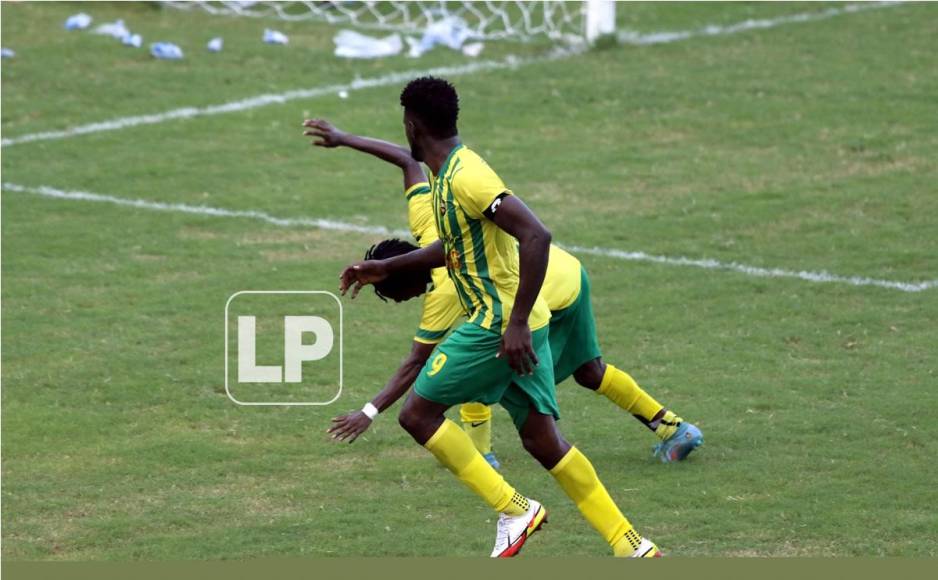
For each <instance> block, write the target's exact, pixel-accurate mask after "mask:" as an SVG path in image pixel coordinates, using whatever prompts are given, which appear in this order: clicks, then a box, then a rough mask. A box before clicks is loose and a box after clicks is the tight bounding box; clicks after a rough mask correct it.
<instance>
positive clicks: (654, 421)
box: [596, 364, 683, 440]
mask: <svg viewBox="0 0 938 580" xmlns="http://www.w3.org/2000/svg"><path fill="white" fill-rule="evenodd" d="M596 392H597V393H599V394H600V395H603V396H605V397H606V398H607V399H609V400H610V401H612V402H613V403H615V404H616V405H618V406H620V407H622V408H623V409H624V410H626V411H628V412H629V413H631V414H632V415H634V416H635V418H636V419H638V420H639V421H641V422H642V423H644V424H645V426H646V427H648V428H649V429H651V430H652V431H654V433H655V435H657V436H658V437H659V438H660V439H662V440H664V439H667V438H668V437H670V436H671V435H673V434H674V432H675V431H677V427H678V425H680V424H681V421H683V419H681V418H680V417H678V416H677V415H675V414H674V413H672V412H671V411H665V409H664V406H663V405H662V404H661V403H659V402H658V401H656V400H655V399H654V397H652V396H651V395H649V394H648V393H646V392H645V391H644V390H643V389H642V388H641V387H639V386H638V383H636V382H635V380H634V379H633V378H632V377H631V376H629V374H628V373H627V372H625V371H622V370H619V369H617V368H616V367H614V366H612V365H610V364H607V365H606V373H605V374H604V375H603V381H602V383H601V384H600V385H599V389H597V390H596ZM662 411H665V412H664V415H663V416H662V417H657V415H658V414H659V413H661V412H662ZM656 417H657V418H656Z"/></svg>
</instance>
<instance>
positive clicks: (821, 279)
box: [3, 183, 938, 292]
mask: <svg viewBox="0 0 938 580" xmlns="http://www.w3.org/2000/svg"><path fill="white" fill-rule="evenodd" d="M3 189H5V190H7V191H12V192H16V193H28V194H33V195H40V196H44V197H51V198H56V199H66V200H73V201H94V202H99V203H109V204H112V205H120V206H127V207H134V208H137V209H145V210H151V211H166V212H176V213H187V214H194V215H201V216H208V217H227V218H246V219H253V220H258V221H262V222H266V223H268V224H272V225H275V226H280V227H312V228H319V229H325V230H332V231H340V232H354V233H363V234H372V235H381V236H385V235H391V236H401V237H406V236H409V235H410V232H408V231H406V230H395V229H390V228H386V227H383V226H363V225H358V224H351V223H347V222H341V221H335V220H328V219H320V218H278V217H274V216H272V215H270V214H267V213H264V212H259V211H253V210H230V209H222V208H217V207H209V206H204V205H188V204H183V203H163V202H158V201H148V200H144V199H127V198H122V197H115V196H112V195H101V194H98V193H89V192H86V191H64V190H61V189H55V188H53V187H47V186H39V187H27V186H24V185H18V184H15V183H4V184H3ZM564 247H565V248H567V249H568V250H570V251H571V252H574V253H576V254H589V255H593V256H602V257H606V258H614V259H618V260H628V261H632V262H648V263H652V264H665V265H668V266H685V267H692V268H703V269H707V270H727V271H731V272H737V273H739V274H745V275H747V276H755V277H760V278H796V279H798V280H804V281H806V282H815V283H832V284H848V285H850V286H875V287H878V288H886V289H889V290H900V291H902V292H923V291H925V290H930V289H933V288H938V279H936V280H927V281H924V282H897V281H893V280H879V279H876V278H866V277H863V276H839V275H837V274H831V273H829V272H824V271H820V272H810V271H805V270H802V271H798V272H796V271H793V270H783V269H781V268H760V267H758V266H748V265H746V264H739V263H736V262H720V261H717V260H711V259H696V258H686V257H683V256H677V257H673V256H656V255H654V254H646V253H645V252H627V251H623V250H615V249H611V248H596V247H592V248H587V247H580V246H564Z"/></svg>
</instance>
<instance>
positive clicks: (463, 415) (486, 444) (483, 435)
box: [459, 403, 492, 455]
mask: <svg viewBox="0 0 938 580" xmlns="http://www.w3.org/2000/svg"><path fill="white" fill-rule="evenodd" d="M459 418H460V420H462V428H463V431H465V432H466V433H467V434H468V435H469V438H470V439H472V443H473V445H475V446H476V449H478V450H479V453H481V454H483V455H485V454H486V453H490V452H491V451H492V409H491V408H490V407H489V406H488V405H483V404H482V403H465V404H464V405H462V406H460V407H459Z"/></svg>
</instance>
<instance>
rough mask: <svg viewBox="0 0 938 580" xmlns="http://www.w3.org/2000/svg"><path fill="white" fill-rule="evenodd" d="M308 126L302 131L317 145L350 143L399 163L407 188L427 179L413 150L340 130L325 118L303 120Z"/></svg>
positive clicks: (392, 162)
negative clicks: (414, 156)
mask: <svg viewBox="0 0 938 580" xmlns="http://www.w3.org/2000/svg"><path fill="white" fill-rule="evenodd" d="M303 127H306V128H307V130H306V131H305V132H304V133H303V135H305V136H307V137H314V138H315V139H316V140H315V141H313V145H316V146H318V147H327V148H333V147H349V148H351V149H355V150H356V151H361V152H362V153H368V154H369V155H373V156H375V157H377V158H378V159H381V160H383V161H387V162H388V163H391V164H392V165H396V166H398V167H400V168H401V171H403V172H404V189H405V190H406V189H410V188H411V187H413V186H414V185H416V184H418V183H423V182H424V181H426V180H427V176H426V174H424V172H423V168H422V167H420V163H418V162H417V161H415V160H414V158H413V157H411V156H410V150H409V149H407V148H405V147H401V146H400V145H397V144H395V143H391V142H388V141H382V140H380V139H372V138H371V137H362V136H359V135H353V134H352V133H346V132H344V131H340V130H339V129H338V128H337V127H336V126H335V125H333V124H332V123H330V122H329V121H326V120H325V119H307V120H305V121H304V122H303Z"/></svg>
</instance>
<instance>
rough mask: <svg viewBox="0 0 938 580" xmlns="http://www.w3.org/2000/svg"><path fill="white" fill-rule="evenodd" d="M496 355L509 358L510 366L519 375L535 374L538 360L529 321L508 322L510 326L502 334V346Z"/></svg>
mask: <svg viewBox="0 0 938 580" xmlns="http://www.w3.org/2000/svg"><path fill="white" fill-rule="evenodd" d="M495 357H496V358H507V359H508V366H510V367H511V368H512V369H513V370H514V371H515V372H516V373H518V374H519V375H530V374H534V367H536V366H537V365H538V360H537V355H536V354H534V347H533V346H532V344H531V329H530V328H529V327H528V323H527V322H512V321H509V322H508V328H506V329H505V334H503V335H502V346H501V348H499V349H498V354H496V355H495Z"/></svg>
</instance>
